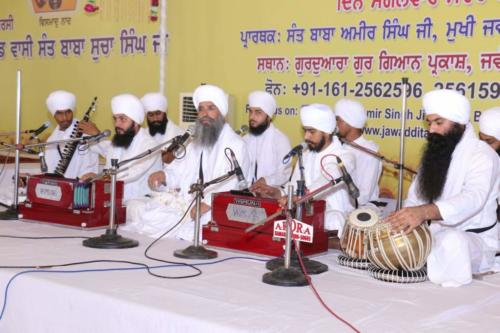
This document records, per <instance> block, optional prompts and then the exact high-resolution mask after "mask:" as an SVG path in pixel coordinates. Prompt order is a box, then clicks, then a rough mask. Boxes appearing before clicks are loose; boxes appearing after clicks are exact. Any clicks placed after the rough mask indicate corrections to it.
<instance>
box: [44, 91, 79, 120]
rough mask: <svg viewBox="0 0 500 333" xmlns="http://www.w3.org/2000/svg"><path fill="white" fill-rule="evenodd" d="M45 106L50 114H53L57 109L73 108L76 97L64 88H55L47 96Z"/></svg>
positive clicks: (72, 109)
mask: <svg viewBox="0 0 500 333" xmlns="http://www.w3.org/2000/svg"><path fill="white" fill-rule="evenodd" d="M46 104H47V108H48V109H49V111H50V113H52V115H55V114H56V112H57V111H62V110H71V111H74V110H75V105H76V97H75V95H73V94H72V93H70V92H67V91H64V90H56V91H54V92H52V93H51V94H50V95H49V97H47V101H46Z"/></svg>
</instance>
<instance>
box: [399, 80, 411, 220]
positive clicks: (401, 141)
mask: <svg viewBox="0 0 500 333" xmlns="http://www.w3.org/2000/svg"><path fill="white" fill-rule="evenodd" d="M402 81H403V106H402V107H401V137H400V139H399V178H398V200H397V202H396V210H400V209H401V206H402V205H403V165H404V158H405V126H406V125H405V124H406V87H407V86H408V78H407V77H404V78H402Z"/></svg>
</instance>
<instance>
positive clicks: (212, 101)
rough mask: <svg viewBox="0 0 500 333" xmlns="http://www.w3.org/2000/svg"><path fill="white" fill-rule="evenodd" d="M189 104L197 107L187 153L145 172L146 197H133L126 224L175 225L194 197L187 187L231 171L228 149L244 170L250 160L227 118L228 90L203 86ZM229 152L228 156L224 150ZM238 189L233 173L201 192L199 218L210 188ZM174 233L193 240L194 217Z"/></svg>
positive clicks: (157, 229) (149, 229)
mask: <svg viewBox="0 0 500 333" xmlns="http://www.w3.org/2000/svg"><path fill="white" fill-rule="evenodd" d="M193 103H194V105H195V107H196V110H197V111H198V118H197V120H196V125H195V126H196V127H195V133H194V139H193V140H192V142H191V143H189V144H187V146H186V151H185V156H184V157H182V158H179V159H176V160H174V161H173V162H172V163H170V164H168V165H165V166H164V169H163V170H162V171H158V172H155V173H153V174H152V175H151V176H150V177H149V180H148V182H149V186H150V187H151V189H153V190H156V191H161V192H156V193H155V192H153V193H151V195H150V196H151V197H152V198H151V199H149V200H134V201H133V202H131V203H130V205H129V206H128V207H127V225H126V229H127V230H131V231H136V232H140V233H144V234H148V235H151V236H154V237H155V236H159V235H161V234H163V233H164V232H165V231H167V230H168V228H169V227H170V226H172V225H174V224H175V223H176V222H177V221H178V220H179V219H180V218H181V216H182V214H183V210H184V209H186V208H187V204H188V203H189V202H191V201H192V200H193V198H194V196H193V194H191V193H189V190H190V186H191V185H192V184H194V183H196V182H197V180H198V179H202V180H203V182H205V183H206V182H209V181H211V180H213V179H215V178H218V177H221V176H224V175H226V174H227V173H228V172H229V171H231V170H232V165H231V162H230V160H228V156H229V155H230V153H229V152H227V148H230V149H231V150H232V151H233V152H234V155H235V157H236V159H237V161H238V163H239V165H240V166H241V168H242V170H243V172H246V171H247V170H248V165H249V159H248V155H247V149H246V146H245V143H244V142H243V140H242V139H241V138H240V136H238V135H237V134H236V133H235V132H234V131H233V130H232V129H231V127H230V126H229V124H227V123H226V121H225V117H226V115H227V113H228V98H227V95H226V93H225V92H224V91H223V90H222V89H221V88H219V87H216V86H213V85H201V86H199V87H198V88H196V90H195V91H194V93H193ZM226 153H227V155H226ZM237 188H238V179H237V178H236V177H235V176H232V177H230V178H228V179H225V180H223V181H221V182H219V183H217V184H214V185H212V186H209V187H207V188H206V189H205V191H204V197H203V200H202V203H201V209H200V213H201V222H202V224H206V223H208V221H209V220H210V213H211V212H210V210H211V206H212V193H217V192H224V191H229V190H233V189H237ZM194 216H195V208H194V207H193V208H192V209H191V211H190V218H188V220H190V219H191V218H194ZM170 235H175V236H176V237H178V238H181V239H185V240H193V235H194V227H193V223H192V222H190V221H189V222H188V223H185V224H183V225H182V226H181V227H180V229H179V230H176V231H175V232H173V233H171V234H170Z"/></svg>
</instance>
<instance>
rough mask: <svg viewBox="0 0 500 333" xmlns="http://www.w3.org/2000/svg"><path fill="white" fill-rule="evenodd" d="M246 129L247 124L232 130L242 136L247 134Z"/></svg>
mask: <svg viewBox="0 0 500 333" xmlns="http://www.w3.org/2000/svg"><path fill="white" fill-rule="evenodd" d="M248 130H249V128H248V126H247V125H241V127H240V129H238V130H236V131H234V132H235V133H236V134H238V135H241V136H243V135H245V134H247V132H248Z"/></svg>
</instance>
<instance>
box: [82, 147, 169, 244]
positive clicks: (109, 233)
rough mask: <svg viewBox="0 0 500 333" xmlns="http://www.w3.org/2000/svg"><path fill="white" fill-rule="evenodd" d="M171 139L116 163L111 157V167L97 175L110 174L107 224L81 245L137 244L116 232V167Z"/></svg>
mask: <svg viewBox="0 0 500 333" xmlns="http://www.w3.org/2000/svg"><path fill="white" fill-rule="evenodd" d="M172 140H173V139H170V140H168V141H166V142H163V143H161V144H159V145H156V146H155V147H153V148H151V149H148V150H146V151H145V152H142V153H140V154H138V155H136V156H134V157H132V158H129V159H128V160H123V161H121V162H120V163H118V159H114V158H113V159H111V168H110V169H108V170H107V171H106V172H104V173H102V174H100V175H99V178H100V177H102V176H103V175H105V174H109V175H110V176H111V192H110V196H111V203H110V207H109V224H108V227H107V228H106V231H105V233H104V234H102V235H100V236H97V237H92V238H88V239H86V240H84V241H83V242H82V244H83V246H86V247H91V248H97V249H128V248H132V247H137V246H139V242H138V241H136V240H134V239H131V238H125V237H122V236H121V235H119V234H118V224H117V223H115V211H116V176H117V174H118V169H119V168H120V167H122V166H123V165H125V164H127V163H130V162H132V161H135V160H138V159H141V158H143V157H145V156H147V155H150V154H152V153H154V152H155V151H157V150H158V149H160V148H161V147H163V146H164V145H166V144H168V143H170V142H171V141H172ZM122 170H123V169H122ZM97 178H98V177H96V178H94V179H92V180H95V179H97Z"/></svg>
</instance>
